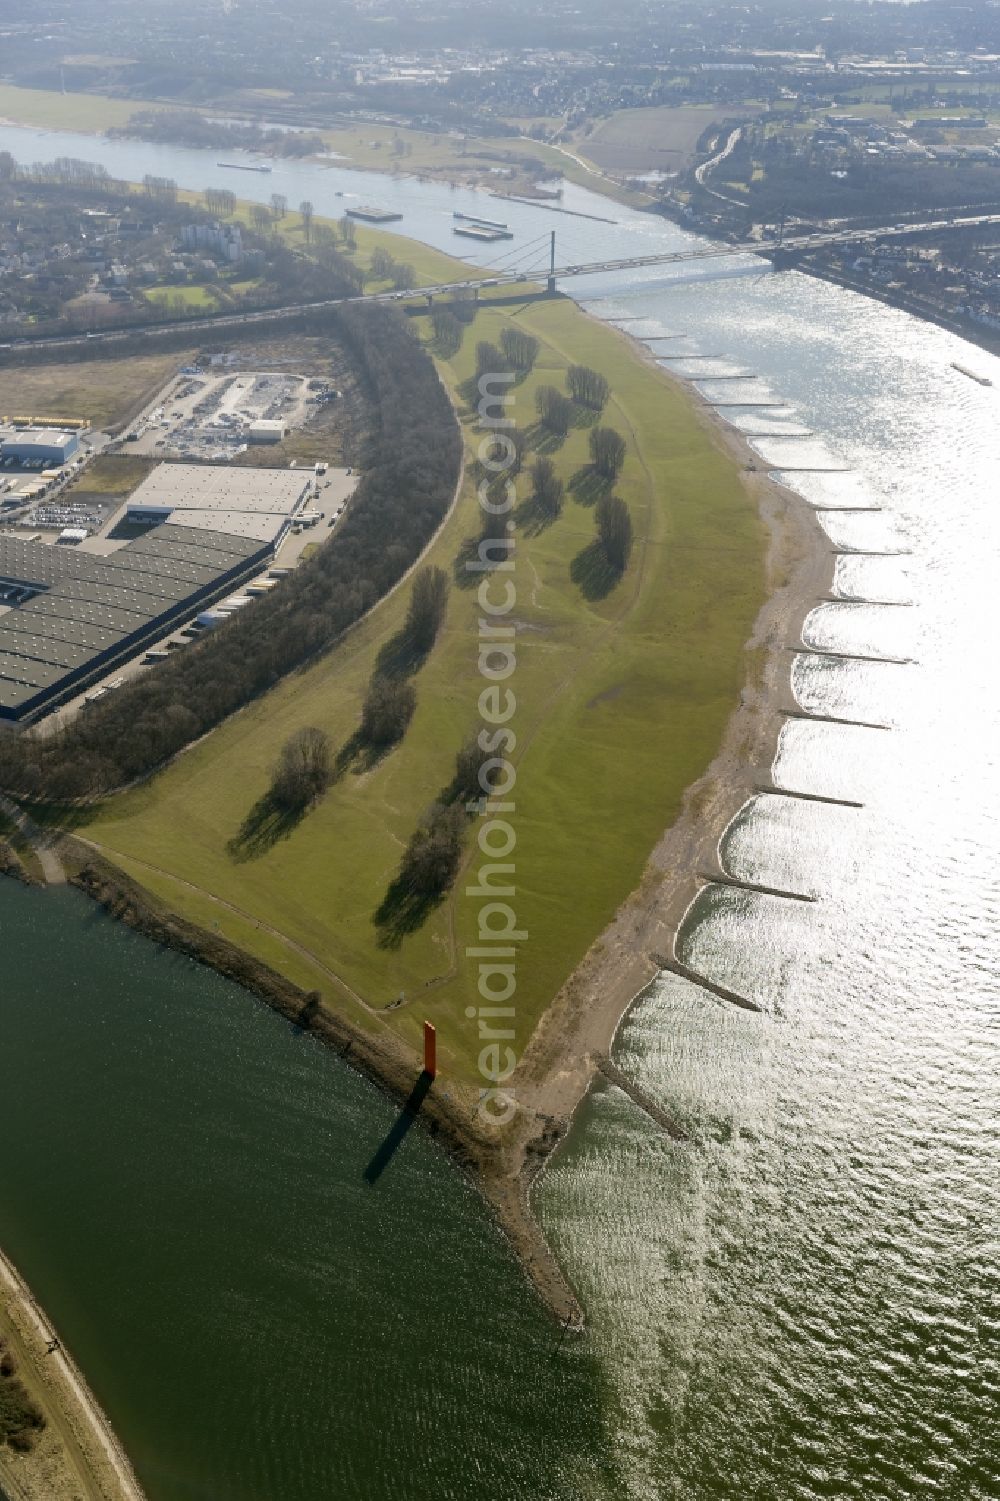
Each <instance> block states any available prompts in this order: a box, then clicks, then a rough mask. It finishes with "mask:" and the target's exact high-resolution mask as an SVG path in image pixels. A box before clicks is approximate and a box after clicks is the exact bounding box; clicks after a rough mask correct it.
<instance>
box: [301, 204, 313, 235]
mask: <svg viewBox="0 0 1000 1501" xmlns="http://www.w3.org/2000/svg"><path fill="white" fill-rule="evenodd" d="M299 213H300V214H301V215H302V233H303V234H304V235H305V239H306V244H307V245H308V244H309V243H310V242H311V240H312V222H313V206H312V204H311V203H310V202H309V199H308V198H304V199H303V200H302V202H301V203H300V204H299Z"/></svg>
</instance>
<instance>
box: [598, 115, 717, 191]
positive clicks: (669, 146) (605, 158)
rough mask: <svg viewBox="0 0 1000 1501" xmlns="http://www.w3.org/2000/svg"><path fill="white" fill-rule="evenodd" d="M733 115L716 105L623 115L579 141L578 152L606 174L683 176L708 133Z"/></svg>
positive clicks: (611, 116) (616, 116)
mask: <svg viewBox="0 0 1000 1501" xmlns="http://www.w3.org/2000/svg"><path fill="white" fill-rule="evenodd" d="M729 113H731V107H725V108H724V107H722V106H718V105H713V104H686V105H680V106H677V107H676V108H675V107H671V106H667V105H664V106H663V107H661V108H655V109H624V110H618V111H617V112H616V113H615V114H613V115H609V116H608V118H607V119H605V120H601V121H600V123H599V124H597V125H596V126H595V127H594V129H593V130H592V131H591V132H590V133H589V134H587V135H581V136H579V137H578V138H577V145H576V149H577V150H578V151H579V153H580V155H581V156H584V157H586V159H587V160H588V161H591V162H593V163H594V165H595V166H597V167H600V168H601V169H602V170H603V171H606V172H619V173H623V174H626V175H627V174H628V173H630V172H678V171H681V170H683V169H684V168H685V167H687V166H689V165H690V163H691V160H692V158H693V156H694V149H695V146H696V144H697V141H698V138H699V136H700V135H701V134H702V132H703V131H704V130H705V129H706V127H707V126H709V125H711V124H713V123H714V122H716V121H718V120H719V119H720V118H721V117H722V116H723V115H726V114H729Z"/></svg>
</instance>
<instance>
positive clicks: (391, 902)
mask: <svg viewBox="0 0 1000 1501" xmlns="http://www.w3.org/2000/svg"><path fill="white" fill-rule="evenodd" d="M444 898H445V893H444V892H443V891H416V890H414V888H413V887H412V886H411V885H410V884H409V883H408V882H407V881H405V880H404V879H403V877H402V876H397V877H396V879H395V880H394V881H392V882H391V883H390V885H389V887H388V889H387V891H386V893H385V896H384V897H383V898H382V901H381V904H380V906H379V908H378V910H377V911H376V913H375V915H374V917H373V918H372V922H373V923H374V925H375V927H376V929H377V930H378V939H377V943H378V946H379V948H380V949H398V948H399V947H400V945H401V944H402V942H403V939H404V938H406V937H408V936H409V934H410V933H415V932H416V931H417V929H418V928H422V927H423V925H424V923H425V922H426V921H427V919H428V917H430V915H431V913H432V912H433V911H434V909H435V907H439V906H440V905H441V903H442V902H443V901H444Z"/></svg>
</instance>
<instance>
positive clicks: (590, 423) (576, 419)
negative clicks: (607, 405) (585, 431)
mask: <svg viewBox="0 0 1000 1501" xmlns="http://www.w3.org/2000/svg"><path fill="white" fill-rule="evenodd" d="M600 420H601V413H600V412H598V411H595V409H594V408H593V407H588V406H584V404H583V402H581V401H574V403H573V426H574V427H581V428H588V427H594V426H595V424H596V423H598V422H600Z"/></svg>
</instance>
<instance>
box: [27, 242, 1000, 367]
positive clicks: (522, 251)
mask: <svg viewBox="0 0 1000 1501" xmlns="http://www.w3.org/2000/svg"><path fill="white" fill-rule="evenodd" d="M991 225H1000V214H966V215H962V216H954V215H953V216H951V217H948V218H941V219H927V220H924V221H923V222H922V223H919V224H903V223H899V224H886V225H881V226H877V227H874V228H864V229H857V228H844V229H834V230H820V231H817V232H813V233H810V234H801V235H795V234H792V235H784V236H783V237H782V238H780V239H777V240H742V241H737V242H735V243H733V242H730V241H721V240H720V241H708V242H705V243H702V244H698V245H687V246H684V247H682V248H681V249H680V250H663V251H655V252H653V253H652V254H650V255H634V256H619V257H614V258H611V259H605V260H598V261H577V262H574V263H573V264H571V265H559V264H558V263H557V259H556V235H555V231H552V232H550V233H548V232H547V233H546V234H544V235H540V236H538V238H537V239H536V240H533V241H531V242H529V244H528V246H526V247H513V248H512V249H511V250H508V251H505V252H503V254H502V257H501V258H499V260H500V261H502V260H506V261H508V262H509V264H507V265H504V264H502V263H495V264H494V265H492V266H489V265H487V266H479V267H477V268H475V270H472V269H470V272H469V275H468V276H466V277H463V278H462V279H460V280H455V281H448V282H436V283H434V284H433V285H430V286H422V287H407V288H404V289H402V290H398V289H397V290H394V291H381V292H361V293H357V294H356V295H352V296H350V297H330V298H325V299H323V300H322V301H319V302H308V303H289V304H286V305H285V306H284V307H278V308H257V309H254V310H252V311H247V312H240V313H218V314H213V315H210V316H208V317H204V318H185V319H175V320H173V321H172V322H168V323H142V324H134V325H130V326H127V327H123V328H117V329H106V330H102V331H101V332H93V333H87V334H72V335H54V336H45V337H41V338H37V339H18V340H16V341H15V342H13V343H11V344H0V353H3V352H6V351H8V350H10V351H13V350H19V349H24V350H27V349H30V348H31V347H32V346H44V347H45V348H46V349H62V348H66V349H69V348H73V347H76V346H79V345H83V344H84V343H87V342H89V341H91V340H97V339H100V340H102V341H104V342H111V341H114V340H125V339H136V338H140V339H141V338H152V337H154V336H156V335H158V334H177V333H178V332H180V331H184V332H187V331H191V332H194V333H196V332H199V331H210V330H220V331H221V330H224V329H226V328H236V327H243V326H245V325H247V324H257V323H271V322H276V321H277V320H279V319H281V318H288V317H290V316H306V315H308V314H309V313H319V312H324V311H326V310H328V309H330V308H334V307H340V306H342V305H343V304H344V303H350V302H413V301H415V300H421V301H424V302H426V303H427V304H429V305H430V304H433V301H434V299H435V297H443V296H448V295H449V294H454V293H471V294H472V295H474V296H477V295H478V293H479V292H480V291H481V290H482V289H484V288H488V287H515V286H518V285H523V284H525V283H529V284H536V285H537V284H538V283H539V282H544V283H545V287H546V291H547V292H548V293H552V292H555V291H556V289H557V286H558V283H559V282H561V281H568V280H570V279H571V278H573V277H577V276H597V275H600V274H601V273H606V272H613V271H641V270H646V269H651V268H655V267H657V266H674V265H679V264H682V263H684V262H686V261H708V260H720V259H726V258H733V257H738V256H757V257H762V256H763V257H769V256H776V257H784V256H786V255H795V254H798V253H805V252H808V251H810V250H822V249H825V248H828V247H829V246H831V245H852V244H853V245H859V246H860V245H867V244H870V243H872V242H873V241H875V240H903V239H908V238H910V237H911V236H913V235H932V234H941V233H945V232H947V231H948V230H953V229H976V228H989V227H990V226H991ZM540 262H541V264H540Z"/></svg>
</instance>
